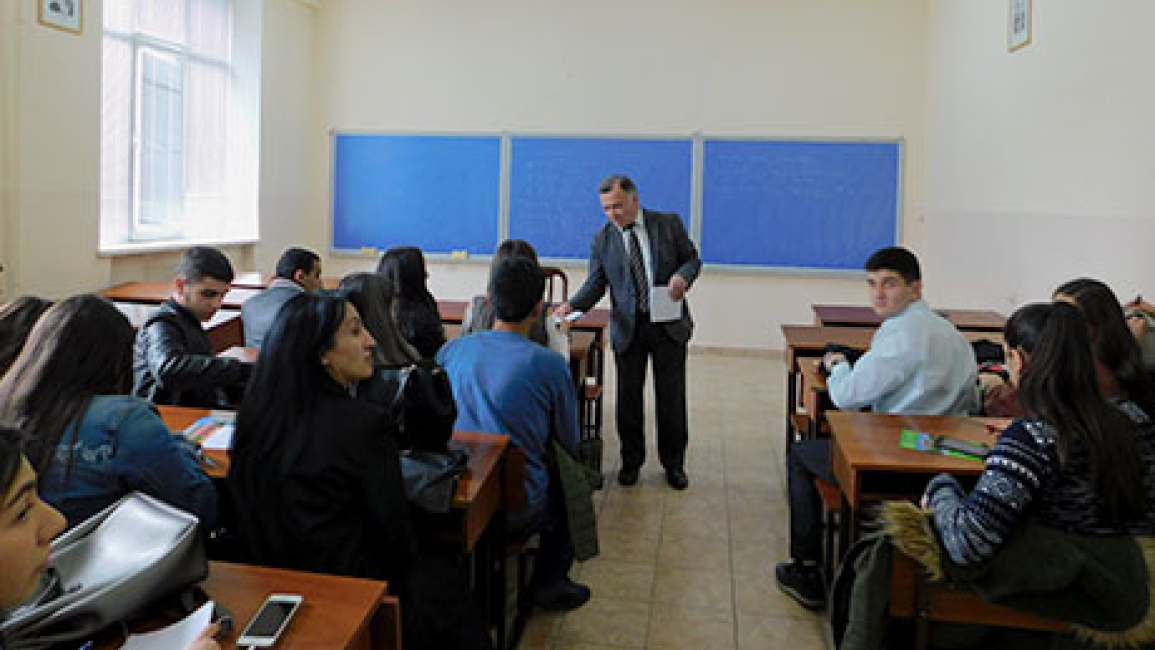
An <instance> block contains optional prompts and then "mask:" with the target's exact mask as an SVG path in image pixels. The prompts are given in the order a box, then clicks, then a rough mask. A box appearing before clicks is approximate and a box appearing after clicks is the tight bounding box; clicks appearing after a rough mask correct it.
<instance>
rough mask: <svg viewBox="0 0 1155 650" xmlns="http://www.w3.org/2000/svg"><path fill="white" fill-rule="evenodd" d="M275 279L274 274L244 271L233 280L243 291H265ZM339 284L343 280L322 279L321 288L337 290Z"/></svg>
mask: <svg viewBox="0 0 1155 650" xmlns="http://www.w3.org/2000/svg"><path fill="white" fill-rule="evenodd" d="M274 277H276V276H275V275H274V274H272V273H261V272H260V271H243V272H241V273H238V274H237V275H236V277H234V278H233V281H232V286H234V287H239V288H241V289H265V288H267V287H268V286H269V283H270V282H272V281H273V278H274ZM339 284H341V278H321V286H323V287H324V288H326V289H336V288H337V285H339Z"/></svg>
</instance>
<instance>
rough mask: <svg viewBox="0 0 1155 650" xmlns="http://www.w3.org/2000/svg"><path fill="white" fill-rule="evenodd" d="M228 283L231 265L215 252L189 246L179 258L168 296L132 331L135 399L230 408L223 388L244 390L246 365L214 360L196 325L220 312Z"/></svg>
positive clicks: (220, 254) (230, 280) (208, 345)
mask: <svg viewBox="0 0 1155 650" xmlns="http://www.w3.org/2000/svg"><path fill="white" fill-rule="evenodd" d="M232 280H233V266H232V264H230V263H229V260H228V258H227V257H225V255H224V253H222V252H220V251H219V250H217V249H215V248H212V247H209V246H194V247H192V248H190V249H188V250H186V251H185V252H184V254H183V255H181V259H180V263H179V264H178V265H177V268H176V277H174V278H173V281H172V289H173V291H172V297H170V298H169V299H168V300H167V301H166V302H165V303H164V304H163V305H161V307H160V309H158V310H157V312H156V313H155V314H153V315H152V316H151V317H150V318H149V319H148V320H147V321H145V323H144V325H142V326H141V328H140V331H139V332H137V335H136V347H135V350H134V354H133V363H132V370H133V388H132V392H133V394H134V395H137V396H140V397H143V398H145V399H147V400H149V401H151V402H153V403H154V404H178V405H181V406H201V407H210V408H214V407H223V406H228V405H229V403H230V400H229V398H228V396H227V395H226V394H225V389H229V388H237V389H239V388H241V387H243V386H244V385H245V382H247V381H248V379H249V366H248V364H246V363H243V362H241V361H237V360H236V359H226V358H222V357H217V356H214V355H213V350H212V344H211V343H210V342H209V338H208V335H206V334H205V331H204V328H203V327H202V326H201V323H203V322H205V321H208V320H209V319H211V318H212V317H213V315H214V314H216V313H217V311H218V310H219V309H220V308H221V302H223V301H224V299H225V294H226V293H228V291H229V283H230V282H232Z"/></svg>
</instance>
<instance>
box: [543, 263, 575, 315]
mask: <svg viewBox="0 0 1155 650" xmlns="http://www.w3.org/2000/svg"><path fill="white" fill-rule="evenodd" d="M541 271H542V273H544V274H545V303H546V304H547V305H557V304H560V303H563V302H565V301H567V300H569V278H567V277H566V275H565V271H563V270H561V269H559V268H558V267H556V266H543V267H541ZM555 298H558V300H555Z"/></svg>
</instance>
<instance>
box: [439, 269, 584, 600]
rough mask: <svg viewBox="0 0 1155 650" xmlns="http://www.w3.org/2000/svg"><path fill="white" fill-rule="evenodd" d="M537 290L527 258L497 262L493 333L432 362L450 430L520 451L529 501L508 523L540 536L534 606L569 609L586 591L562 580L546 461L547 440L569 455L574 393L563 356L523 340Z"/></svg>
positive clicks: (563, 540)
mask: <svg viewBox="0 0 1155 650" xmlns="http://www.w3.org/2000/svg"><path fill="white" fill-rule="evenodd" d="M544 290H545V276H543V275H542V272H541V267H539V266H538V265H537V262H535V261H534V260H533V259H531V258H528V257H512V258H509V259H507V260H505V261H504V262H502V263H501V264H499V265H498V266H497V268H496V269H494V271H493V276H492V278H491V282H490V291H491V295H490V299H491V302H492V304H493V312H494V318H495V320H494V325H493V330H492V331H487V332H476V333H474V334H470V335H468V336H463V337H461V338H459V339H456V340H454V341H451V342H449V343H447V344H446V345H445V347H443V348H442V349H441V352H439V353H438V355H437V361H438V362H439V363H441V364H442V365H443V366H445V370H446V372H448V373H449V381H450V383H452V384H453V394H454V397H455V398H456V400H457V428H458V429H463V430H466V431H496V432H502V433H508V434H509V435H510V436H511V437H512V438H513V442H514V444H516V445H517V446H518V447H520V448H521V450H522V451H523V452H524V453H525V464H526V471H525V474H526V476H525V483H526V485H525V491H526V498H527V500H528V502H529V504H528V506H527V508H526V510H525V511H524V512H522V513H516V514H515V516H514V517H513V518H512V519H513V521H512V523H513V525H514V526H515V527H517V528H521V529H523V530H525V531H526V532H530V533H532V532H536V531H541V552H540V554H539V555H538V561H537V568H536V571H535V575H534V594H535V595H534V598H535V600H536V602H537V603H538V604H539V605H541V606H542V607H546V608H550V609H559V610H570V609H575V608H578V607H581V606H582V605H584V604H585V603H586V601H588V600H589V598H590V590H589V587H586V586H585V585H580V584H577V583H575V582H573V581H572V580H570V578H569V570H570V567H571V566H573V561H574V550H573V544H572V542H571V539H570V532H571V531H570V530H569V525H568V522H567V516H566V512H567V511H566V505H565V496H566V495H565V494H563V493H562V488H561V485H559V484H558V481H557V480H555V479H554V476H556V472H554V471H551V469H550V467H549V464H548V462H547V456H548V452H549V447H550V444H551V438H553V437H556V438H557V440H558V442H559V443H561V445H562V446H563V447H565V448H566V449H568V450H570V452H571V453H574V452H576V451H577V444H578V414H577V396H576V395H575V391H574V385H573V379H571V378H570V373H569V368H568V367H567V366H566V362H565V359H563V358H562V357H561V355H559V354H558V353H556V352H554V351H552V350H548V349H546V348H544V347H542V346H540V345H538V344H537V343H534V342H532V341H530V340H529V339H528V338H526V334H527V332H529V330H530V328H531V327H532V326H533V324H534V323H535V322H537V321H538V319H539V318H540V317H541V309H542V292H543V291H544ZM579 532H580V533H586V531H579ZM595 533H596V531H595Z"/></svg>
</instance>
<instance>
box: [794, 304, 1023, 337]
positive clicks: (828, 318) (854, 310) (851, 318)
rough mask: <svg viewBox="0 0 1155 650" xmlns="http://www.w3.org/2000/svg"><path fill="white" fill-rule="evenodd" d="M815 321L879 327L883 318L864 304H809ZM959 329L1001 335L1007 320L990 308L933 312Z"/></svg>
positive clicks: (829, 324) (835, 325)
mask: <svg viewBox="0 0 1155 650" xmlns="http://www.w3.org/2000/svg"><path fill="white" fill-rule="evenodd" d="M811 307H812V308H813V309H814V317H815V322H816V323H817V324H818V325H826V326H828V327H878V325H879V324H880V323H881V322H882V318H880V317H879V316H878V314H876V313H874V310H873V309H871V308H870V307H867V306H864V305H811ZM935 311H936V312H938V314H939V315H941V316H942V317H943V318H945V319H947V320H948V321H950V322H951V323H953V324H954V326H955V327H957V328H959V329H960V330H970V331H976V332H1002V331H1003V325H1004V324H1005V323H1006V320H1007V319H1006V317H1005V316H1003V315H1002V314H1000V313H998V312H997V311H991V310H989V309H936V310H935Z"/></svg>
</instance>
